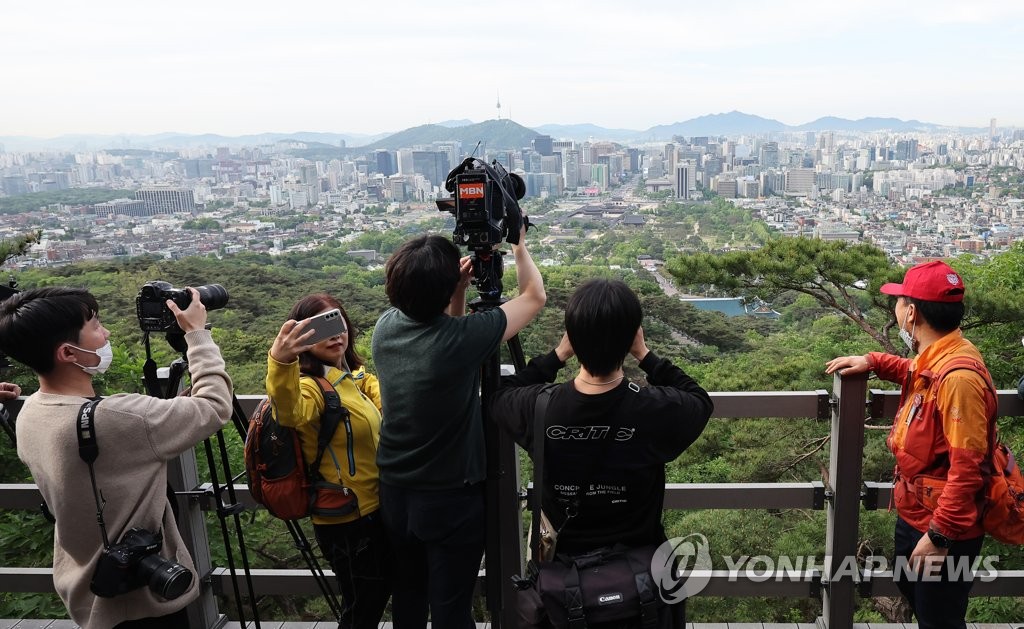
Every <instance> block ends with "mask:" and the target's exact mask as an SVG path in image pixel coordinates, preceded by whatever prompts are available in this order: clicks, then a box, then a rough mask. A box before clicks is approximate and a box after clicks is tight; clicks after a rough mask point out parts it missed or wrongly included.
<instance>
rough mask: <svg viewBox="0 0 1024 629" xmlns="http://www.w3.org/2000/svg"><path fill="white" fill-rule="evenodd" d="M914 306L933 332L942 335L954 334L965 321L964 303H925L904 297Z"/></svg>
mask: <svg viewBox="0 0 1024 629" xmlns="http://www.w3.org/2000/svg"><path fill="white" fill-rule="evenodd" d="M903 299H906V300H907V301H908V302H910V303H912V304H914V307H915V308H917V311H918V312H920V313H921V317H922V318H923V319H924V320H925V323H927V324H928V325H929V326H931V328H932V329H933V330H935V331H936V332H941V333H948V332H952V331H953V330H955V329H957V328H959V327H960V323H962V322H963V320H964V302H962V301H925V300H923V299H914V298H913V297H906V296H904V297H903Z"/></svg>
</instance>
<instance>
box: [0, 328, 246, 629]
mask: <svg viewBox="0 0 1024 629" xmlns="http://www.w3.org/2000/svg"><path fill="white" fill-rule="evenodd" d="M185 339H186V341H187V342H188V360H189V371H190V372H191V374H192V396H191V397H187V398H175V399H173V400H161V399H159V398H154V397H149V396H146V395H139V394H136V393H129V394H118V395H114V396H111V397H109V398H105V399H104V400H103V401H102V402H100V404H99V407H98V408H97V411H96V418H95V430H96V440H97V443H98V445H99V452H100V453H99V458H98V459H97V460H96V462H95V463H94V467H95V469H96V485H97V487H99V489H100V491H101V492H102V493H103V497H104V498H105V499H106V507H105V509H104V511H103V518H104V520H105V521H106V526H107V534H108V536H109V538H110V543H111V544H114V543H117V542H118V541H120V539H121V536H122V535H123V534H124V532H125V531H127V530H128V529H129V528H131V527H141V528H145V529H148V530H150V531H161V532H162V533H163V548H162V549H161V551H160V553H159V554H160V556H161V557H164V558H168V559H174V560H176V561H177V562H179V563H180V564H182V565H183V566H185V567H187V568H189V569H190V570H192V571H193V577H194V579H193V582H192V587H191V588H190V590H189V591H188V592H186V593H185V594H184V595H183V596H181V597H179V598H177V599H175V600H172V601H167V600H163V599H161V598H159V597H158V596H156V595H155V594H153V593H152V592H151V591H150V590H149V588H148V587H143V588H140V589H138V590H134V591H132V592H129V593H127V594H124V595H121V596H117V597H114V598H98V597H96V596H95V595H93V594H92V592H91V591H90V590H89V581H90V580H91V579H92V575H93V571H94V570H95V568H96V562H97V560H98V558H99V556H100V550H101V549H102V545H103V544H102V538H101V536H100V530H99V526H98V525H97V524H96V517H95V513H96V505H95V501H94V499H93V492H92V485H91V484H90V482H89V468H88V466H87V465H86V464H85V462H84V461H82V459H81V458H80V457H79V455H78V438H77V432H76V430H75V421H76V418H77V416H78V409H79V408H80V407H81V406H82V404H84V403H85V402H86V401H87V400H86V398H81V397H76V396H68V395H54V394H47V393H35V394H33V395H31V396H30V397H29V398H28V399H27V400H26V401H25V405H24V407H23V408H22V410H21V413H19V415H18V423H17V435H18V456H19V457H20V458H21V460H22V461H24V462H25V464H26V465H28V467H29V470H31V472H32V477H33V479H34V480H35V482H36V483H37V484H38V485H39V491H40V492H41V493H42V495H43V498H44V499H45V500H46V504H47V505H48V506H49V508H50V511H52V512H53V514H54V516H55V517H56V519H57V524H56V527H55V530H54V536H53V584H54V586H55V588H56V590H57V594H59V595H60V598H61V600H62V601H64V605H65V606H67V608H68V612H69V614H70V615H71V618H72V619H73V620H74V621H75V622H77V623H78V624H79V625H81V626H82V627H83V629H107V628H108V627H113V626H114V625H117V624H118V623H120V622H124V621H125V620H132V619H136V618H146V617H151V616H163V615H165V614H170V613H172V612H174V611H177V610H178V609H181V608H182V607H184V606H185V605H187V604H188V603H190V602H191V601H193V600H195V599H196V597H198V595H199V589H198V583H199V580H200V578H201V577H202V576H203V575H196V574H195V570H194V568H193V565H192V558H191V557H190V556H189V554H188V551H187V549H186V548H185V545H184V544H183V542H182V539H181V535H180V534H179V533H178V529H177V527H176V526H175V525H174V516H173V515H172V512H171V506H170V503H169V502H168V500H167V494H166V488H167V462H168V461H169V460H171V459H173V458H175V457H176V456H178V454H180V453H181V452H184V451H186V450H188V449H189V448H191V447H192V446H194V445H195V444H196V443H198V442H199V441H202V440H203V439H204V438H206V437H208V436H210V435H212V434H214V433H215V432H217V430H218V429H220V428H221V426H223V425H224V424H226V423H227V421H228V420H229V419H230V417H231V380H230V378H229V377H228V374H227V371H225V368H224V359H223V358H222V357H221V355H220V349H219V348H218V347H217V346H216V345H215V344H214V342H213V338H212V337H211V336H210V332H209V331H206V330H199V331H195V332H189V333H188V334H186V335H185Z"/></svg>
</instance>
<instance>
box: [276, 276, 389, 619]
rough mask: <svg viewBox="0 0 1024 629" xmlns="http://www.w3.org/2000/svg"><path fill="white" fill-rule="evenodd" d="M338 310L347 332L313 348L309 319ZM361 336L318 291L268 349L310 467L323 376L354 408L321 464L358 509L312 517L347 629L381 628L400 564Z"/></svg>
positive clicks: (280, 413)
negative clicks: (384, 512)
mask: <svg viewBox="0 0 1024 629" xmlns="http://www.w3.org/2000/svg"><path fill="white" fill-rule="evenodd" d="M334 308H337V309H338V310H340V311H341V314H342V318H343V319H344V320H345V331H344V332H342V333H341V334H339V335H337V336H332V337H330V338H328V339H326V340H323V341H320V342H319V343H316V344H313V345H308V344H306V343H305V339H308V338H309V337H310V336H311V334H312V332H313V331H312V329H306V327H307V323H308V319H309V318H310V317H312V316H314V315H317V314H320V313H322V312H327V311H328V310H332V309H334ZM354 341H355V331H354V330H353V329H352V324H351V322H350V321H349V318H348V315H347V314H346V313H345V309H344V308H342V306H341V303H340V302H338V300H337V299H335V298H334V297H332V296H330V295H328V294H326V293H316V294H313V295H309V296H307V297H303V298H302V299H300V300H299V301H298V302H297V303H296V304H295V305H294V306H293V307H292V309H291V312H289V313H288V321H285V323H284V325H282V326H281V331H280V332H279V333H278V335H277V338H275V339H274V344H273V345H272V346H271V348H270V354H269V356H268V358H267V394H268V396H269V397H270V399H271V401H272V403H273V408H274V410H275V413H276V416H277V419H278V421H279V422H281V424H282V425H285V426H292V427H295V428H296V429H297V430H298V432H299V437H300V440H301V442H302V450H303V454H304V456H305V458H306V460H307V461H313V460H314V459H315V457H316V441H317V433H318V431H319V428H320V415H321V413H322V412H323V410H324V397H323V393H322V392H321V390H320V386H319V385H318V384H317V382H316V381H315V380H314V379H313V378H310V377H303V376H322V377H324V378H326V379H327V380H328V381H329V382H330V383H331V384H333V385H334V388H335V390H336V391H337V392H338V397H340V398H341V403H342V404H343V405H344V406H345V408H347V409H348V412H349V417H350V421H351V426H352V430H351V439H350V438H349V436H348V433H347V431H346V429H345V428H344V427H339V428H338V430H337V431H336V432H335V433H334V437H333V438H332V439H331V443H330V446H329V448H328V452H327V453H326V454H325V456H324V457H323V459H322V461H321V463H320V473H321V474H322V475H323V477H324V479H325V480H326V481H327V482H330V483H336V484H339V485H343V486H345V487H347V488H349V489H350V490H351V491H352V492H354V493H355V496H356V500H357V505H358V508H357V509H356V510H355V511H354V512H353V513H351V514H349V515H346V516H341V517H323V516H317V515H314V516H313V530H314V532H315V533H316V539H317V542H318V543H319V545H320V549H321V551H322V552H323V554H324V557H325V558H326V559H327V561H328V563H330V565H331V569H332V570H334V574H335V576H336V577H337V579H338V585H339V586H340V588H341V596H342V608H343V611H342V622H341V625H340V626H341V627H343V628H344V629H349V628H350V627H351V628H354V629H362V628H364V627H366V628H375V627H377V626H378V624H379V623H380V619H381V616H383V614H384V608H385V606H386V605H387V602H388V598H390V596H391V577H390V574H389V570H390V566H391V565H393V563H394V559H393V554H392V552H391V548H390V545H389V544H388V541H387V535H386V534H385V532H384V528H383V526H382V524H381V521H380V515H379V513H378V509H379V505H380V502H379V482H378V472H377V462H376V461H377V443H378V441H379V439H380V422H381V416H380V387H379V386H378V384H377V378H376V377H375V376H373V375H371V374H368V373H366V371H365V370H364V369H363V359H362V358H361V357H360V356H359V354H358V353H357V352H356V350H355V348H354V346H353V345H354Z"/></svg>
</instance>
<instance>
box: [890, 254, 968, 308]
mask: <svg viewBox="0 0 1024 629" xmlns="http://www.w3.org/2000/svg"><path fill="white" fill-rule="evenodd" d="M881 291H882V292H883V293H885V294H886V295H895V296H897V297H910V298H912V299H920V300H922V301H941V302H956V301H963V300H964V281H963V280H962V279H961V278H960V275H959V274H958V273H957V272H956V271H954V270H953V269H952V268H950V266H949V265H948V264H946V263H945V262H942V261H941V260H934V261H932V262H925V263H924V264H918V265H917V266H914V267H911V268H909V269H907V274H906V275H904V276H903V283H902V284H892V283H890V284H885V285H883V286H882V288H881Z"/></svg>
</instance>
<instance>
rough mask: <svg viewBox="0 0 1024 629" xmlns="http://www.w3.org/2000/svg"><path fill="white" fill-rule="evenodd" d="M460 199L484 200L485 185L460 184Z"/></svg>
mask: <svg viewBox="0 0 1024 629" xmlns="http://www.w3.org/2000/svg"><path fill="white" fill-rule="evenodd" d="M459 198H460V199H482V198H484V184H482V183H460V184H459Z"/></svg>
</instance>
